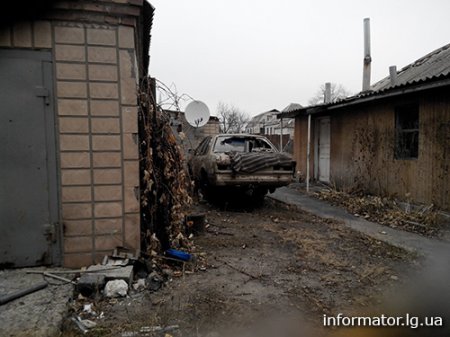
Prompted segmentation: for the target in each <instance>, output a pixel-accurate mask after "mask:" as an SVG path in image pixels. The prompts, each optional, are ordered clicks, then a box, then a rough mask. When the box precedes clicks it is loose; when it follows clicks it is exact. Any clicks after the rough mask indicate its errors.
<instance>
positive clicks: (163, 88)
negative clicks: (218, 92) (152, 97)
mask: <svg viewBox="0 0 450 337" xmlns="http://www.w3.org/2000/svg"><path fill="white" fill-rule="evenodd" d="M156 90H157V95H158V96H159V98H158V106H159V107H160V108H161V109H163V110H175V111H180V105H181V102H184V101H187V100H189V99H190V100H194V99H193V98H192V97H191V96H189V95H188V94H179V93H178V89H177V86H176V85H175V83H172V84H171V85H170V86H169V85H167V84H165V83H163V82H161V81H160V80H156Z"/></svg>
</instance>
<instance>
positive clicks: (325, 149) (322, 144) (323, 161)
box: [317, 117, 330, 183]
mask: <svg viewBox="0 0 450 337" xmlns="http://www.w3.org/2000/svg"><path fill="white" fill-rule="evenodd" d="M318 126H319V137H318V141H317V148H318V157H319V165H318V172H317V173H318V179H319V181H323V182H326V183H329V182H330V118H329V117H326V118H321V119H319V121H318Z"/></svg>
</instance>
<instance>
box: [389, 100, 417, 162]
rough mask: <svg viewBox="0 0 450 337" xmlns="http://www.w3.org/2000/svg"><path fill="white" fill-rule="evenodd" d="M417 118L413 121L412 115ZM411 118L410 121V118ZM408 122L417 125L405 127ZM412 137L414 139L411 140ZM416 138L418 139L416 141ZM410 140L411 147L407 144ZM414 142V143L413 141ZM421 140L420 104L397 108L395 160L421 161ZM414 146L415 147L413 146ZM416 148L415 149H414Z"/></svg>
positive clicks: (404, 105)
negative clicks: (406, 140)
mask: <svg viewBox="0 0 450 337" xmlns="http://www.w3.org/2000/svg"><path fill="white" fill-rule="evenodd" d="M413 114H414V115H416V116H417V117H416V118H414V119H412V118H411V117H414V116H411V115H413ZM407 117H409V120H408V118H407ZM407 122H409V123H412V124H415V125H414V127H412V128H411V127H404V125H405V124H407ZM411 136H412V138H411ZM414 138H416V139H414ZM405 139H409V143H410V145H409V146H408V144H407V143H406V142H405ZM411 140H412V141H411ZM419 140H420V111H419V104H417V103H409V104H403V105H399V106H396V107H395V140H394V141H395V143H394V159H396V160H417V159H419ZM411 144H414V145H411ZM413 146H414V147H413Z"/></svg>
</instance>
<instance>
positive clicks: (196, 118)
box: [184, 101, 209, 128]
mask: <svg viewBox="0 0 450 337" xmlns="http://www.w3.org/2000/svg"><path fill="white" fill-rule="evenodd" d="M184 115H185V117H186V120H187V122H188V123H189V124H190V125H192V126H193V127H195V128H199V127H201V126H203V125H205V124H206V123H208V120H209V109H208V106H207V105H206V104H205V103H203V102H201V101H192V102H191V103H189V104H188V105H187V106H186V109H185V111H184Z"/></svg>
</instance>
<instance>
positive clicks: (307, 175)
mask: <svg viewBox="0 0 450 337" xmlns="http://www.w3.org/2000/svg"><path fill="white" fill-rule="evenodd" d="M310 153H311V114H309V115H308V143H307V145H306V192H309V158H310Z"/></svg>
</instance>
